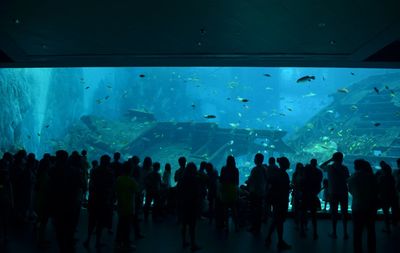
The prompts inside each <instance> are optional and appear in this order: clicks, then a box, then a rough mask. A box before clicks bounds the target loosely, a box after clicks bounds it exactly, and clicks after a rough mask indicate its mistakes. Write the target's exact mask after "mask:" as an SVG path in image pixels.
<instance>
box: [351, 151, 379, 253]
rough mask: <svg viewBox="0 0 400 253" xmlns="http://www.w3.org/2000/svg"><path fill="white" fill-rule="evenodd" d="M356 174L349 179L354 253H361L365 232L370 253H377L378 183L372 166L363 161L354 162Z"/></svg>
mask: <svg viewBox="0 0 400 253" xmlns="http://www.w3.org/2000/svg"><path fill="white" fill-rule="evenodd" d="M354 170H355V173H354V174H353V175H352V176H351V177H350V178H349V179H348V183H349V192H350V194H351V195H352V196H353V201H352V204H351V210H352V217H353V244H354V253H361V252H363V250H362V234H363V230H364V229H366V230H367V237H368V239H367V245H368V252H369V253H374V252H376V235H375V217H376V209H377V182H376V178H375V177H374V175H373V173H372V168H371V165H370V164H369V163H368V162H367V161H365V160H362V159H358V160H355V161H354Z"/></svg>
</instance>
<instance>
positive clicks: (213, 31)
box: [0, 0, 400, 68]
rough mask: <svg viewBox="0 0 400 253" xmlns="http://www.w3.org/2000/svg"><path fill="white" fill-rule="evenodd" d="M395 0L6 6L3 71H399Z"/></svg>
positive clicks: (399, 6) (0, 49)
mask: <svg viewBox="0 0 400 253" xmlns="http://www.w3.org/2000/svg"><path fill="white" fill-rule="evenodd" d="M399 13H400V1H399V0H197V1H193V0H143V1H135V0H131V1H128V0H125V1H121V0H113V1H111V0H107V1H104V0H68V1H66V0H40V1H32V0H30V1H29V0H1V3H0V67H40V66H49V67H55V66H343V67H346V66H348V67H392V68H399V67H400V14H399Z"/></svg>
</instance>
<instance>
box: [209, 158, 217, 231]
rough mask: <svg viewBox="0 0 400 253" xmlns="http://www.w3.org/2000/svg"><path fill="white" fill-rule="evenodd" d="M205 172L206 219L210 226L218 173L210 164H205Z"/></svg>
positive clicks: (213, 214)
mask: <svg viewBox="0 0 400 253" xmlns="http://www.w3.org/2000/svg"><path fill="white" fill-rule="evenodd" d="M206 172H207V200H208V217H209V222H210V224H211V223H212V221H213V219H214V217H215V201H216V199H217V187H218V186H217V185H218V171H217V170H216V169H214V166H213V165H212V163H207V164H206Z"/></svg>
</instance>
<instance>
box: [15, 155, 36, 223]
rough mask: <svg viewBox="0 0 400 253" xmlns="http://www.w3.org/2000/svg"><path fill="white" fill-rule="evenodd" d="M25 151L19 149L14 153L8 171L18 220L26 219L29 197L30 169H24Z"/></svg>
mask: <svg viewBox="0 0 400 253" xmlns="http://www.w3.org/2000/svg"><path fill="white" fill-rule="evenodd" d="M26 155H27V154H26V151H25V150H19V151H18V152H17V153H16V154H15V155H14V162H13V163H12V165H13V166H12V168H11V171H10V177H11V184H12V188H13V194H14V211H15V214H14V215H15V216H16V219H17V221H18V222H24V221H25V219H26V212H27V208H28V206H27V204H28V203H29V200H28V198H29V197H30V192H29V191H30V180H31V174H30V171H29V170H27V169H26Z"/></svg>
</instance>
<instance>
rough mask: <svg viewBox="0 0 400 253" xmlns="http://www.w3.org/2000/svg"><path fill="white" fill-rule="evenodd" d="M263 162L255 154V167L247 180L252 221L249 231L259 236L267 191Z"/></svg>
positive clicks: (261, 156) (262, 158)
mask: <svg viewBox="0 0 400 253" xmlns="http://www.w3.org/2000/svg"><path fill="white" fill-rule="evenodd" d="M263 161H264V155H263V154H261V153H257V154H256V155H255V157H254V164H255V165H256V166H255V167H254V168H253V169H252V170H251V172H250V176H249V179H248V180H247V185H248V188H249V194H250V195H249V200H250V208H251V219H252V221H251V228H250V229H249V231H250V232H251V233H253V234H259V233H260V230H261V222H262V216H263V202H264V199H265V192H266V189H267V176H266V171H265V167H264V166H263Z"/></svg>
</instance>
